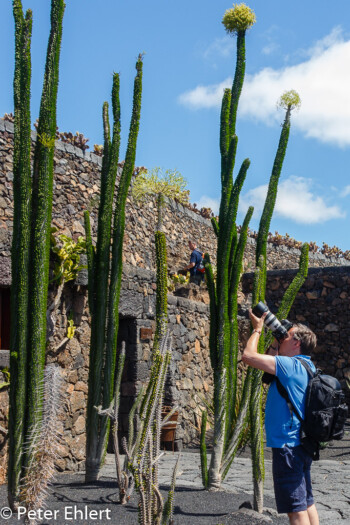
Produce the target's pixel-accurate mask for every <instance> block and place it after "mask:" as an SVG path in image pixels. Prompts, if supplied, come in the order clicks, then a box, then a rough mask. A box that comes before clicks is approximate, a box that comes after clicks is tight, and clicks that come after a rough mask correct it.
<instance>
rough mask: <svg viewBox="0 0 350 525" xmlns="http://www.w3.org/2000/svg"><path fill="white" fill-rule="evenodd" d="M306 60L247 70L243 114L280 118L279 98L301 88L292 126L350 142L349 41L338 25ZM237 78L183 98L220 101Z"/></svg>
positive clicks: (196, 104)
mask: <svg viewBox="0 0 350 525" xmlns="http://www.w3.org/2000/svg"><path fill="white" fill-rule="evenodd" d="M305 56H307V57H308V58H307V59H306V60H304V61H303V62H301V63H299V64H296V65H293V66H287V67H284V68H282V69H278V70H275V69H272V68H265V69H263V70H261V71H260V72H258V73H256V74H255V75H248V76H247V77H246V80H245V84H244V86H243V91H242V96H241V103H240V108H239V112H240V115H241V116H245V117H250V118H254V119H258V120H262V121H264V122H267V123H269V124H270V123H272V122H274V121H277V122H280V121H281V118H282V115H281V112H279V111H277V110H276V101H277V100H278V98H279V97H280V96H281V94H282V93H283V92H284V91H286V90H289V89H295V90H296V91H298V93H299V95H300V97H301V100H302V105H301V110H300V112H299V113H296V114H294V115H293V117H292V118H293V127H294V128H297V129H299V130H300V131H301V132H302V133H303V134H304V135H306V136H307V137H313V138H316V139H318V140H320V141H321V142H329V143H333V144H336V145H338V146H346V145H350V104H349V86H350V67H348V64H350V40H347V41H345V40H344V39H343V37H342V34H341V31H340V29H339V28H335V29H334V30H333V31H332V32H331V33H330V34H329V35H327V36H326V37H325V38H324V39H323V40H321V41H319V42H317V43H316V45H315V46H313V47H312V48H311V49H309V50H307V51H306V52H305ZM231 84H232V79H231V78H228V79H226V80H224V81H223V82H221V83H220V84H215V85H211V86H197V87H196V88H195V89H194V90H192V91H188V92H186V93H183V94H182V95H180V97H179V102H180V103H182V104H184V105H187V106H188V107H190V108H194V109H199V108H203V107H204V108H209V107H214V106H220V104H221V99H222V93H223V89H224V88H225V87H231Z"/></svg>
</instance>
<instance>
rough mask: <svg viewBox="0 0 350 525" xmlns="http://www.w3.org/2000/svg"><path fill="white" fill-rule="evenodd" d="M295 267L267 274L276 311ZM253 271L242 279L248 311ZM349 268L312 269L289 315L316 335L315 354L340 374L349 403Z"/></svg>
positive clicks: (317, 360)
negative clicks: (308, 327)
mask: <svg viewBox="0 0 350 525" xmlns="http://www.w3.org/2000/svg"><path fill="white" fill-rule="evenodd" d="M295 274H296V272H295V271H293V270H286V271H271V272H268V274H267V284H266V302H267V304H268V305H269V308H270V309H271V311H272V312H276V311H277V309H278V306H279V304H280V300H281V297H282V295H283V293H284V291H285V289H286V287H287V286H288V284H289V283H290V282H291V281H292V279H293V277H294V276H295ZM252 280H253V274H245V275H244V276H243V279H242V292H243V294H244V301H242V304H241V309H242V311H245V310H246V308H247V306H248V304H249V303H250V299H251V296H250V294H251V289H252ZM349 301H350V268H349V267H346V268H334V267H332V268H310V269H309V273H308V277H307V279H306V281H305V283H304V285H303V286H302V288H301V289H300V291H299V293H298V294H297V297H296V299H295V301H294V304H293V307H292V309H291V311H290V315H289V316H288V318H289V319H290V320H291V321H293V322H299V323H304V324H307V325H308V326H310V328H311V329H312V330H313V331H314V332H315V334H316V335H317V341H318V345H317V349H316V352H315V354H314V355H313V356H312V358H313V360H314V362H315V363H316V365H317V366H318V367H319V368H321V369H322V370H323V371H324V372H325V373H328V374H330V375H333V376H335V377H337V378H338V379H339V381H340V383H341V385H342V387H343V388H344V391H345V392H346V395H347V402H348V404H349V406H350V390H349V388H348V387H347V386H346V384H347V380H350V318H349Z"/></svg>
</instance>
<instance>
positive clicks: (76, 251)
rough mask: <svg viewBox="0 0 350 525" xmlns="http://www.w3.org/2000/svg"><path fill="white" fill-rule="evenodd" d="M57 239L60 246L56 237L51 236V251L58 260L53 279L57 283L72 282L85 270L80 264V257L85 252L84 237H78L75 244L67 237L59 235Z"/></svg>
mask: <svg viewBox="0 0 350 525" xmlns="http://www.w3.org/2000/svg"><path fill="white" fill-rule="evenodd" d="M58 239H59V241H60V243H61V244H60V245H59V244H58V243H57V240H56V237H55V236H54V235H51V250H52V251H53V253H54V254H56V256H57V259H58V260H57V261H56V263H55V267H54V270H53V275H54V279H55V280H57V281H58V282H59V283H62V282H68V281H72V280H74V279H76V277H77V275H78V273H79V272H80V271H81V270H83V269H84V268H86V266H84V265H81V264H80V255H81V254H82V253H85V252H86V241H85V239H84V237H78V240H77V241H76V242H75V241H73V239H72V238H71V237H68V236H67V235H59V236H58Z"/></svg>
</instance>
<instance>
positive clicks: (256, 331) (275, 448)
mask: <svg viewBox="0 0 350 525" xmlns="http://www.w3.org/2000/svg"><path fill="white" fill-rule="evenodd" d="M266 315H267V314H266V313H264V314H263V315H262V317H260V318H258V317H256V316H255V315H254V314H253V313H252V311H251V310H250V311H249V316H250V319H251V322H252V325H253V332H252V334H251V336H250V338H249V339H248V342H247V345H246V347H245V349H244V351H243V356H242V360H243V362H244V363H246V364H248V365H249V366H252V367H253V368H257V369H259V370H263V371H264V372H267V373H269V374H272V375H274V376H276V377H277V378H278V379H279V381H280V383H281V384H282V386H283V387H284V388H285V389H286V391H287V393H288V397H289V399H290V401H291V402H292V404H293V406H294V407H295V409H296V410H297V411H298V414H299V415H300V417H301V418H302V419H303V418H304V412H305V395H306V389H307V386H308V382H309V378H308V374H307V371H306V369H305V368H304V366H303V365H302V363H301V362H300V361H301V359H304V360H305V361H306V362H307V364H308V365H309V366H310V367H311V368H312V370H313V371H314V370H315V367H314V365H313V364H312V362H311V360H310V357H309V356H310V354H311V353H312V351H313V350H314V349H315V348H316V336H315V334H314V333H313V332H312V331H311V330H310V329H309V328H308V327H307V326H304V325H302V324H296V325H293V326H292V327H291V328H289V329H288V332H287V333H286V336H285V338H284V339H283V340H281V341H280V342H279V343H278V342H277V340H275V341H274V342H273V344H272V345H271V346H270V348H269V349H268V352H267V353H266V354H259V353H258V342H259V338H260V335H261V332H262V330H263V329H264V328H263V327H264V319H265V317H266ZM300 427H301V423H300V421H299V419H298V418H297V417H296V416H294V417H293V412H291V411H290V409H289V407H288V404H287V401H286V400H285V399H284V398H283V397H282V395H281V394H280V393H279V390H278V387H277V383H276V381H272V383H271V386H270V388H269V392H268V396H267V401H266V409H265V429H266V445H267V446H268V447H271V448H272V470H273V480H274V489H275V498H276V505H277V510H278V512H279V513H287V514H288V517H289V522H290V524H291V525H319V520H318V514H317V510H316V506H315V504H314V500H313V495H312V487H311V476H310V469H311V463H312V459H311V456H309V455H308V453H307V452H306V451H305V450H304V449H303V447H302V446H301V441H300Z"/></svg>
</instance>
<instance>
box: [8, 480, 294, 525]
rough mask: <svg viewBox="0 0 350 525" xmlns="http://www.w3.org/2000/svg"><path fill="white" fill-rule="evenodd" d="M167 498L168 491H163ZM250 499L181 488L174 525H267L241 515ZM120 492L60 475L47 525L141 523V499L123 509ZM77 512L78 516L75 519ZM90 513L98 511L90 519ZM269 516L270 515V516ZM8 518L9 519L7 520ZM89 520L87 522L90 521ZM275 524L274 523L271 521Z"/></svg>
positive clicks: (277, 520)
mask: <svg viewBox="0 0 350 525" xmlns="http://www.w3.org/2000/svg"><path fill="white" fill-rule="evenodd" d="M162 489H164V490H162V493H163V496H164V498H165V497H166V495H167V492H166V487H162ZM249 498H251V497H250V496H248V495H247V494H245V493H241V494H232V493H229V492H221V491H220V492H215V493H209V492H207V491H205V490H196V489H189V488H178V489H177V490H176V493H175V513H174V514H175V519H174V525H185V524H186V525H219V524H220V525H221V524H222V525H229V524H237V525H256V524H261V523H264V522H263V521H261V519H256V518H255V517H254V516H252V515H251V513H249V510H247V511H243V512H242V511H240V512H237V511H238V509H239V506H240V505H241V504H242V503H244V502H246V501H247V500H248V499H249ZM117 501H118V492H117V490H116V486H115V483H114V482H112V481H111V480H110V479H109V478H101V479H100V480H99V481H98V482H96V483H93V484H84V476H83V475H82V474H74V475H67V474H60V475H58V476H57V480H56V482H55V483H54V484H53V486H52V487H51V490H50V496H49V498H48V500H47V504H46V509H50V511H52V513H54V511H56V516H54V515H53V516H52V518H51V519H50V516H48V518H49V519H44V520H43V521H42V524H43V525H50V524H51V525H53V524H54V525H66V524H68V523H74V524H81V525H96V524H98V525H107V524H109V523H111V524H113V525H136V524H137V523H138V512H137V495H136V494H134V495H133V497H132V498H131V500H130V501H129V503H128V504H127V505H125V506H121V505H120V504H118V503H117ZM265 505H266V506H271V507H274V501H273V500H272V499H271V498H265ZM0 506H1V507H4V506H7V500H6V486H5V485H3V486H1V487H0ZM74 509H76V513H75V515H74V512H75V511H74ZM85 509H87V512H91V511H94V514H93V515H91V518H93V519H91V518H90V519H89V517H88V515H85ZM267 516H268V515H267ZM4 517H5V516H4ZM86 518H87V519H86ZM270 519H272V520H273V523H274V524H276V525H286V524H287V523H288V520H287V519H286V517H285V516H282V517H277V516H270ZM22 522H23V519H18V517H17V516H12V517H11V518H10V519H7V520H6V521H5V519H3V520H1V523H3V524H5V523H8V524H9V525H14V524H18V523H22ZM270 523H271V521H270Z"/></svg>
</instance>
